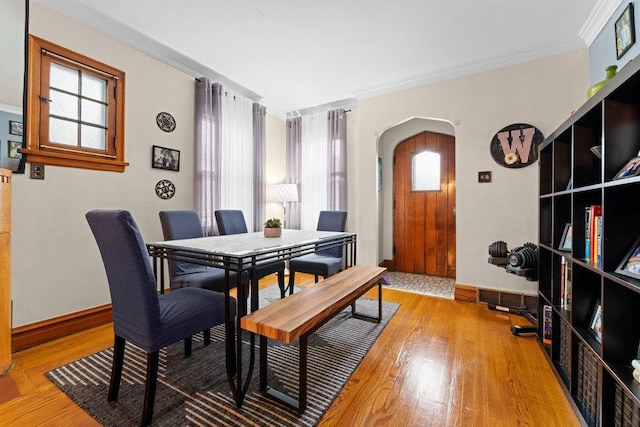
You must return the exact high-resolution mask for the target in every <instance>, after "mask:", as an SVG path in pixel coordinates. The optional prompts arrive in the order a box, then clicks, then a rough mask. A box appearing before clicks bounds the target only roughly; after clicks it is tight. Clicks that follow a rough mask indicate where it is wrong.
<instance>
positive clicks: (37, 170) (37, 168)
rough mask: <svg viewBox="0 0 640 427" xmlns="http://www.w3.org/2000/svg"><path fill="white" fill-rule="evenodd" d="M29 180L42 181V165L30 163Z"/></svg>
mask: <svg viewBox="0 0 640 427" xmlns="http://www.w3.org/2000/svg"><path fill="white" fill-rule="evenodd" d="M30 178H31V179H44V165H43V164H42V163H31V174H30Z"/></svg>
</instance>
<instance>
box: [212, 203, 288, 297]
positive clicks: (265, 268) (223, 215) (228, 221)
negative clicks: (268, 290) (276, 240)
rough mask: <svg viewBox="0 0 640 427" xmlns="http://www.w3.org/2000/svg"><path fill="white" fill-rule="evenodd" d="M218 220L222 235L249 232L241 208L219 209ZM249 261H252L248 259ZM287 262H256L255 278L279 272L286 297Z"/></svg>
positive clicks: (216, 212)
mask: <svg viewBox="0 0 640 427" xmlns="http://www.w3.org/2000/svg"><path fill="white" fill-rule="evenodd" d="M214 215H215V217H216V222H217V223H218V231H220V234H221V235H227V234H242V233H248V230H247V223H246V221H245V219H244V214H243V213H242V211H240V210H232V209H225V210H217V211H215V212H214ZM247 262H250V261H249V260H247ZM285 268H286V264H285V262H284V261H275V262H274V261H273V260H269V261H265V262H260V261H258V262H257V263H256V274H255V280H260V279H261V278H263V277H265V276H268V275H270V274H274V273H277V274H278V286H279V287H280V296H281V297H282V298H284V294H285V287H284V270H285Z"/></svg>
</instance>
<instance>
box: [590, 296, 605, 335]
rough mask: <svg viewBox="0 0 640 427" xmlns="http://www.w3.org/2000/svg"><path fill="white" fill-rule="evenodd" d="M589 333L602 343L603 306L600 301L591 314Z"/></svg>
mask: <svg viewBox="0 0 640 427" xmlns="http://www.w3.org/2000/svg"><path fill="white" fill-rule="evenodd" d="M589 332H591V334H592V335H593V337H594V338H595V339H596V340H597V341H598V342H599V343H602V304H600V300H598V301H596V306H595V307H594V308H593V313H591V321H590V322H589Z"/></svg>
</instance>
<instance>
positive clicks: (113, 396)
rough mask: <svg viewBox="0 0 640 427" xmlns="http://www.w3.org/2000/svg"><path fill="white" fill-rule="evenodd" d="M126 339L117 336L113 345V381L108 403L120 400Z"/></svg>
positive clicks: (110, 386)
mask: <svg viewBox="0 0 640 427" xmlns="http://www.w3.org/2000/svg"><path fill="white" fill-rule="evenodd" d="M124 345H125V339H124V338H122V337H119V336H117V335H116V336H115V339H114V343H113V362H112V365H111V381H110V382H109V395H108V397H107V401H109V402H113V401H114V400H118V393H119V392H120V378H121V377H122V364H123V362H124Z"/></svg>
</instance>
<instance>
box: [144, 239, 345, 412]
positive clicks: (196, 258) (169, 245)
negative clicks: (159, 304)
mask: <svg viewBox="0 0 640 427" xmlns="http://www.w3.org/2000/svg"><path fill="white" fill-rule="evenodd" d="M356 237H357V236H356V234H355V233H351V232H332V231H311V230H292V229H283V230H282V234H281V236H279V237H265V236H264V233H263V232H255V233H241V234H232V235H224V236H209V237H199V238H193V239H182V240H167V241H160V242H148V243H146V246H147V250H148V251H149V255H150V256H151V257H152V259H153V261H154V262H153V270H154V274H155V275H156V278H157V280H158V282H159V288H160V292H161V293H164V292H165V265H164V262H165V261H167V260H172V261H179V262H189V263H194V264H199V265H205V266H209V267H216V268H222V269H224V271H225V284H226V286H225V292H224V293H225V318H226V319H227V320H226V322H225V364H226V373H227V379H228V382H229V386H230V388H231V392H232V394H233V398H234V400H235V402H236V405H237V406H238V407H240V406H241V405H242V402H243V400H244V397H245V395H246V393H247V390H248V387H249V384H250V382H251V376H252V373H253V367H254V362H255V335H254V334H253V333H251V334H250V336H249V363H248V366H247V369H246V371H247V372H246V375H245V376H244V377H243V369H242V364H243V363H242V362H243V360H242V356H243V338H242V335H243V331H242V328H241V327H240V318H241V317H243V316H245V315H247V314H248V313H249V310H250V311H251V312H253V311H256V310H258V309H259V299H258V294H259V286H258V280H256V275H255V273H256V265H257V264H258V263H260V264H261V265H264V263H269V262H274V263H275V262H280V261H282V260H285V261H286V260H289V259H292V258H296V257H299V256H303V255H309V254H313V253H315V252H316V251H322V250H326V249H331V248H337V247H340V248H342V249H343V269H345V268H348V267H351V266H353V265H355V264H356V243H357V238H356ZM245 271H246V272H248V274H249V277H250V279H251V280H250V286H249V289H248V291H249V292H248V295H247V289H246V288H245V286H243V285H242V284H241V283H240V282H241V279H242V276H243V272H245ZM231 272H235V273H236V274H235V275H232V274H230V273H231ZM234 279H235V280H234ZM234 282H235V283H234ZM234 287H235V288H236V292H237V308H236V316H235V318H233V316H232V314H231V307H232V299H231V298H232V296H231V292H230V291H231V289H233V288H234ZM249 297H250V302H249V304H247V299H248V298H249ZM234 321H235V324H234V323H233V322H234Z"/></svg>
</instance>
